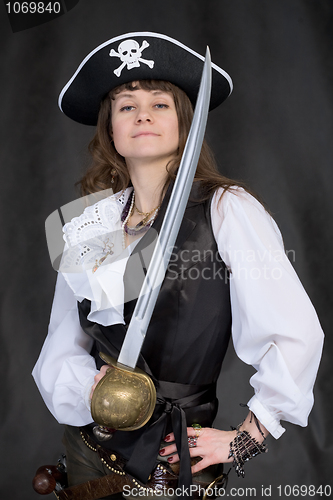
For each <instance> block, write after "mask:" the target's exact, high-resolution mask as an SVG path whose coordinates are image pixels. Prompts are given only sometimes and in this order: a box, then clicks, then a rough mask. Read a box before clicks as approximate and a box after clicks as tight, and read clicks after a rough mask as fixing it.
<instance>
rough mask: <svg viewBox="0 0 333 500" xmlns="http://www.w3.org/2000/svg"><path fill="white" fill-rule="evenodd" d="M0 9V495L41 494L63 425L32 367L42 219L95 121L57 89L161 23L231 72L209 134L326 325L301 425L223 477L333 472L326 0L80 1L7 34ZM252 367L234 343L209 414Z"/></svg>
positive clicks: (72, 178) (41, 330) (64, 195)
mask: <svg viewBox="0 0 333 500" xmlns="http://www.w3.org/2000/svg"><path fill="white" fill-rule="evenodd" d="M0 16H1V25H0V39H1V78H0V98H1V122H0V123H1V130H0V138H1V147H0V165H1V182H0V189H1V196H0V203H1V212H0V213H1V280H0V289H1V337H0V339H1V345H0V353H1V363H0V367H1V377H0V380H1V388H2V393H3V394H2V398H1V405H0V407H1V426H0V432H1V451H0V456H1V464H0V474H1V482H0V498H1V500H36V499H37V498H42V497H39V496H38V495H37V494H36V493H35V492H34V491H33V490H32V488H31V480H32V477H33V475H34V472H35V470H36V469H37V468H38V467H39V466H40V465H42V464H47V463H51V464H52V463H56V461H57V459H58V456H59V455H60V453H61V452H62V451H63V448H62V444H61V436H62V432H63V429H62V426H60V425H58V424H57V422H56V421H55V420H54V418H53V417H52V416H51V414H49V412H48V410H47V409H46V407H45V406H44V403H43V401H42V399H41V397H40V395H39V393H38V391H37V389H36V387H35V385H34V382H33V379H32V377H31V375H30V373H31V370H32V367H33V365H34V363H35V361H36V359H37V357H38V354H39V351H40V349H41V346H42V343H43V340H44V338H45V336H46V333H47V325H48V318H49V313H50V307H51V303H52V295H53V288H54V283H55V279H56V272H55V271H54V270H53V269H52V267H51V263H50V260H49V257H48V251H47V246H46V240H45V231H44V221H45V219H46V217H47V216H48V215H49V214H50V213H51V212H53V211H54V210H56V209H57V208H58V207H60V206H61V205H63V204H65V203H68V202H69V201H71V200H73V199H75V198H76V197H77V193H76V191H75V188H74V183H75V182H76V181H77V180H78V178H79V177H80V176H81V174H82V172H83V170H84V168H85V166H86V165H87V164H88V161H89V159H88V156H87V153H86V146H87V143H88V141H89V139H90V138H91V137H92V134H93V128H91V127H85V126H83V125H79V124H77V123H75V122H72V121H71V120H69V119H68V118H66V117H65V116H64V115H62V113H61V112H60V111H59V110H58V108H57V98H58V95H59V92H60V91H61V89H62V87H63V86H64V85H65V83H66V82H67V81H68V79H69V78H70V77H71V76H72V74H73V72H74V70H75V69H76V68H77V66H78V64H79V63H80V62H81V61H82V59H83V58H84V57H85V56H86V55H87V54H88V53H89V52H90V51H91V50H92V49H93V48H95V47H96V46H97V45H99V44H100V43H102V42H104V41H106V40H108V39H110V38H112V37H114V36H117V35H120V34H122V33H126V32H130V31H156V32H160V33H165V34H167V35H169V36H171V37H174V38H176V39H178V40H180V41H181V42H183V43H185V44H186V45H188V46H190V47H191V48H193V49H194V50H196V51H198V52H199V53H202V54H204V52H205V47H206V45H207V44H208V45H209V46H210V49H211V53H212V59H213V61H214V62H215V63H217V64H218V65H220V66H222V67H223V68H224V69H225V70H226V71H228V72H229V73H230V75H231V76H232V78H233V81H234V86H235V88H234V92H233V94H232V96H231V97H230V98H229V99H228V100H227V102H226V103H225V104H223V106H221V107H220V108H219V109H217V110H215V111H213V112H212V113H211V114H210V118H209V124H208V130H207V136H208V140H209V143H210V145H211V146H212V148H213V150H214V152H215V153H216V156H217V160H218V164H219V168H220V170H221V172H223V173H224V174H225V175H227V176H230V177H233V178H237V179H242V180H245V181H246V182H247V183H248V184H249V185H250V186H251V188H252V189H253V190H255V191H256V192H257V193H259V195H260V196H261V197H262V198H263V199H264V200H265V202H266V203H267V205H268V207H269V208H270V210H271V212H272V214H273V216H274V218H275V219H276V221H277V222H278V224H279V226H280V228H281V230H282V233H283V236H284V239H285V246H286V249H287V250H293V251H294V255H295V259H293V260H294V262H293V265H294V266H295V268H296V271H297V272H298V274H299V276H300V278H301V281H302V282H303V284H304V286H305V288H306V290H307V292H308V294H309V295H310V298H311V299H312V301H313V303H314V305H315V307H316V309H317V312H318V315H319V318H320V321H321V323H322V326H323V329H324V331H325V332H326V344H325V351H324V356H323V360H322V364H321V367H320V371H319V376H318V380H317V384H316V388H315V397H316V403H315V406H314V409H313V411H312V413H311V415H310V419H309V426H308V427H307V428H305V429H303V428H300V427H297V426H293V425H291V424H288V423H286V424H285V427H286V429H287V432H286V433H285V434H284V435H283V436H282V437H281V438H280V439H279V440H275V439H273V438H269V439H268V446H269V453H268V454H267V455H265V456H260V457H258V458H256V459H255V460H253V461H251V462H250V463H249V464H247V465H246V477H245V479H238V478H237V477H236V475H235V472H234V471H233V470H232V471H231V472H230V487H242V488H243V489H244V492H243V495H242V494H241V493H240V495H239V497H236V498H240V497H241V496H245V489H246V488H248V487H256V489H257V497H259V498H262V494H261V488H262V485H263V486H264V488H268V487H269V486H270V485H271V486H272V490H271V498H273V499H278V498H287V496H288V495H289V490H286V495H287V496H286V495H284V494H283V489H284V487H285V486H286V485H291V486H293V485H302V484H305V485H310V484H313V485H315V486H316V487H319V486H320V485H327V484H329V485H331V486H333V481H332V465H333V458H332V432H331V428H332V417H331V415H332V399H331V386H332V382H333V380H332V369H331V364H332V361H331V356H332V351H333V343H332V339H331V338H330V334H331V332H330V314H331V310H332V293H331V281H332V264H331V242H332V204H333V201H332V194H331V193H332V180H333V179H332V137H333V123H332V118H333V113H332V95H333V93H332V83H333V81H332V80H333V71H332V64H333V60H332V54H333V51H332V40H333V31H332V28H333V26H332V19H333V2H332V0H312V1H311V0H270V1H268V0H233V1H230V0H228V1H227V0H197V1H194V0H169V1H160V0H141V1H133V0H123V1H119V2H117V1H115V0H96V1H93V0H80V2H79V3H78V4H77V5H76V7H75V8H73V9H72V10H71V11H70V12H68V13H67V14H65V15H63V16H61V17H59V18H57V19H55V20H53V21H51V22H48V23H46V24H42V25H40V26H36V27H34V28H30V29H27V30H24V31H20V32H17V33H12V31H11V27H10V23H9V21H8V18H7V17H6V10H5V7H4V6H2V7H1V9H0ZM290 255H291V254H290ZM252 372H253V369H252V368H249V367H247V366H245V365H243V364H242V363H241V362H240V361H239V360H238V359H237V358H236V356H235V354H234V353H233V349H232V347H230V349H229V353H228V356H227V359H226V362H225V366H224V370H223V373H222V376H221V379H220V395H221V402H220V416H219V419H218V421H217V426H218V427H221V428H225V429H227V430H228V429H229V428H230V425H237V424H238V423H239V422H240V421H241V420H242V419H243V417H244V416H245V414H246V410H245V409H243V408H241V407H240V406H239V403H246V402H247V401H248V399H249V398H250V397H251V395H252V388H251V387H250V386H249V384H248V378H249V376H250V375H251V374H252ZM278 485H282V496H281V497H280V496H279V495H278V490H277V486H278ZM266 492H268V490H266ZM326 492H327V490H326ZM324 497H325V496H323V498H324ZM50 498H51V497H50ZM289 498H294V497H293V495H291V496H289ZM303 498H304V497H303ZM306 498H310V497H306ZM312 498H313V497H312ZM315 498H320V496H319V495H317V496H316V497H315Z"/></svg>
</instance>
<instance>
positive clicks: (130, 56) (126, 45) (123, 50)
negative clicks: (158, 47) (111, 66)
mask: <svg viewBox="0 0 333 500" xmlns="http://www.w3.org/2000/svg"><path fill="white" fill-rule="evenodd" d="M147 47H149V43H148V42H147V41H146V40H144V41H143V42H142V45H141V47H140V45H139V44H138V42H136V41H135V40H125V41H124V42H121V43H120V44H119V45H118V52H116V51H115V50H113V49H111V50H110V53H109V56H111V57H120V60H121V61H122V64H121V65H120V66H119V68H117V69H115V70H114V74H115V75H116V76H120V74H121V72H122V70H123V68H124V67H125V66H126V65H127V69H132V68H139V67H140V62H142V63H144V64H147V66H149V67H150V68H151V69H152V68H153V67H154V61H148V60H147V59H142V57H141V55H142V52H143V50H144V49H146V48H147Z"/></svg>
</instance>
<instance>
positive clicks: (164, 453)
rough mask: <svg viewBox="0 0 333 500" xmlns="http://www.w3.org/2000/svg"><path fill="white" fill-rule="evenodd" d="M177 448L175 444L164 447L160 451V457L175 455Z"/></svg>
mask: <svg viewBox="0 0 333 500" xmlns="http://www.w3.org/2000/svg"><path fill="white" fill-rule="evenodd" d="M176 451H177V447H176V445H175V444H172V445H170V446H165V447H164V448H162V449H161V450H160V455H161V456H162V457H167V456H168V455H171V453H176Z"/></svg>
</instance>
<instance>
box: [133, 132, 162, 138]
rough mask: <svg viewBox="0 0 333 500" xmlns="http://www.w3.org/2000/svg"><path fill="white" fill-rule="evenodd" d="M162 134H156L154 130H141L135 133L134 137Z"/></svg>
mask: <svg viewBox="0 0 333 500" xmlns="http://www.w3.org/2000/svg"><path fill="white" fill-rule="evenodd" d="M159 135H160V134H155V133H154V132H139V133H138V134H135V135H133V139H136V138H137V137H144V136H155V137H157V136H159Z"/></svg>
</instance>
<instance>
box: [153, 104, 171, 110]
mask: <svg viewBox="0 0 333 500" xmlns="http://www.w3.org/2000/svg"><path fill="white" fill-rule="evenodd" d="M168 107H169V106H168V104H162V103H160V104H155V108H157V109H163V108H168Z"/></svg>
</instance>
